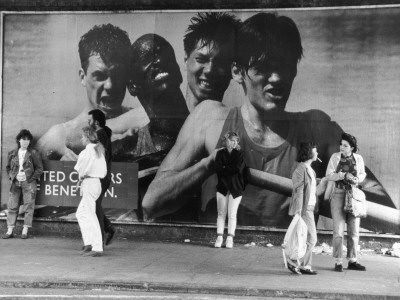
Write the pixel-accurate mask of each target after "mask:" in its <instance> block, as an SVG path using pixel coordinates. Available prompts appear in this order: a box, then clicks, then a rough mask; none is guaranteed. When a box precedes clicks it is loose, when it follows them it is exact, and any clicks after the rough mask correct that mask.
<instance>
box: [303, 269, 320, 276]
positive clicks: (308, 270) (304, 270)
mask: <svg viewBox="0 0 400 300" xmlns="http://www.w3.org/2000/svg"><path fill="white" fill-rule="evenodd" d="M300 273H301V274H305V275H317V271H314V270H312V269H302V268H300Z"/></svg>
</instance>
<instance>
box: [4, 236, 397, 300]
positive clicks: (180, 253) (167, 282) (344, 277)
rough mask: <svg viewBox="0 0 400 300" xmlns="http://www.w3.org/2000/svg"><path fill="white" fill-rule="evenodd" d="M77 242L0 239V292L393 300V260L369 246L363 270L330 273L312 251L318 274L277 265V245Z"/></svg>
mask: <svg viewBox="0 0 400 300" xmlns="http://www.w3.org/2000/svg"><path fill="white" fill-rule="evenodd" d="M81 247H82V241H81V239H77V238H65V237H54V236H51V237H46V236H30V237H29V238H28V239H26V240H23V239H20V238H19V237H15V238H12V239H8V240H3V239H0V262H1V264H0V269H1V272H0V293H1V289H2V288H4V289H6V288H10V287H18V288H21V287H24V288H35V287H37V288H60V289H61V288H63V289H64V288H77V289H99V288H100V289H111V290H135V291H141V292H143V291H148V292H158V293H160V292H168V293H171V292H173V293H189V294H190V293H192V294H223V295H232V296H233V295H235V296H257V297H289V298H297V297H299V298H318V299H400V258H397V257H392V256H387V255H378V254H375V253H374V252H373V251H371V252H370V253H369V254H364V255H362V256H361V258H360V260H361V263H362V264H364V265H365V266H366V267H367V271H366V272H360V271H352V270H347V268H346V267H347V263H346V264H345V265H344V266H345V269H344V272H343V273H338V272H334V271H333V266H334V261H333V259H332V257H331V256H330V255H327V254H315V255H314V256H313V269H315V270H317V271H318V275H316V276H312V275H295V274H292V273H291V272H290V271H289V270H287V269H285V267H284V264H283V259H282V249H281V248H280V247H279V246H272V247H265V246H259V245H257V244H256V245H255V246H251V245H249V244H246V245H244V244H237V243H236V244H235V246H234V248H233V249H226V248H220V249H216V248H214V247H213V244H212V243H211V241H210V243H193V242H191V241H188V240H186V242H185V241H182V242H181V243H177V242H175V243H168V242H159V241H149V240H127V239H122V238H118V237H116V238H115V239H114V240H113V243H112V244H111V245H109V246H106V247H105V251H104V255H103V256H102V257H83V256H81V255H80V250H81Z"/></svg>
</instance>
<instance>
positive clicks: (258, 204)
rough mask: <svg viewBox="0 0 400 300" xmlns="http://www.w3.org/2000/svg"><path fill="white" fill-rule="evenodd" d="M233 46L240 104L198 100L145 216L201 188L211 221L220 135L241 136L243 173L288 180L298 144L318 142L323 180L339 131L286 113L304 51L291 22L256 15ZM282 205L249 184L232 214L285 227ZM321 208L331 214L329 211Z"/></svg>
mask: <svg viewBox="0 0 400 300" xmlns="http://www.w3.org/2000/svg"><path fill="white" fill-rule="evenodd" d="M235 45H236V51H235V58H234V62H233V64H232V77H233V79H234V80H235V81H236V82H237V83H238V84H240V86H241V87H242V88H243V91H244V94H245V100H244V103H243V104H242V105H241V106H240V107H234V108H228V107H226V106H225V105H223V104H222V103H220V102H218V101H207V100H204V101H202V102H201V103H200V104H198V105H197V106H196V107H195V109H194V110H193V111H192V112H191V114H190V115H189V117H188V118H187V120H186V122H185V124H184V125H183V127H182V130H181V132H180V133H179V136H178V139H177V142H176V143H175V145H174V147H173V148H172V150H171V151H170V152H169V153H168V155H167V156H166V158H165V159H164V161H163V163H162V164H161V166H160V168H159V170H158V172H157V174H156V177H155V179H154V181H153V182H152V183H151V185H150V187H149V189H148V191H147V193H146V195H145V197H144V201H143V209H144V211H145V213H146V214H147V215H148V216H152V217H157V216H162V215H165V214H168V213H171V212H174V211H176V210H178V209H179V208H180V207H182V206H183V205H184V204H185V203H186V202H185V199H179V201H178V200H177V199H178V196H179V195H182V194H183V193H185V192H188V191H190V190H192V189H194V188H196V187H198V186H201V185H202V186H203V189H202V207H201V208H202V211H203V216H204V219H203V220H204V221H207V222H212V219H213V218H214V217H215V205H214V206H213V205H211V204H212V203H213V202H214V203H215V193H216V189H215V186H216V182H217V177H216V176H214V175H213V173H214V172H215V165H214V161H215V155H216V150H215V149H218V148H220V147H221V146H222V141H221V137H222V136H223V134H224V133H225V132H227V131H234V132H236V133H237V134H238V135H239V136H240V137H241V148H242V151H243V154H244V161H245V163H246V165H247V166H248V167H249V168H250V169H256V170H261V171H265V172H268V173H271V174H275V175H278V176H281V177H285V178H287V179H289V178H291V175H292V173H293V171H294V170H295V168H296V165H297V164H296V157H297V151H298V149H297V145H298V144H299V142H301V141H307V140H309V141H310V140H317V141H318V142H319V153H320V157H321V159H322V161H323V163H321V164H318V165H317V166H316V167H315V171H316V174H317V177H320V178H321V177H323V176H324V174H325V169H326V165H327V162H328V160H329V157H330V156H331V155H332V154H333V153H334V152H335V150H336V149H335V148H336V144H337V140H339V139H340V135H341V133H342V132H343V131H342V129H341V128H340V127H339V126H338V125H337V124H336V123H335V122H333V121H331V119H330V118H329V116H327V115H326V114H325V113H324V112H322V111H319V110H309V111H305V112H287V111H286V110H285V108H286V104H287V101H288V99H289V95H290V92H291V89H292V84H293V81H294V79H295V77H296V75H297V64H298V62H299V61H300V59H301V58H302V54H303V47H302V44H301V37H300V33H299V30H298V28H297V26H296V24H295V23H294V21H293V20H292V19H290V18H288V17H285V16H278V15H277V14H273V13H257V14H255V15H253V16H251V17H250V18H248V19H247V20H245V21H244V22H243V24H242V25H241V27H240V29H239V32H238V35H237V38H236V43H235ZM187 62H189V59H188V60H187ZM193 74H195V73H193ZM196 80H197V82H198V83H199V87H202V86H206V82H203V81H202V77H201V75H200V76H199V77H197V78H196ZM188 82H190V81H189V80H188ZM194 82H196V81H195V80H194ZM367 174H369V177H368V176H367V178H366V180H365V189H364V190H365V191H366V194H367V197H369V199H371V201H376V202H378V203H380V204H384V205H389V206H393V203H392V201H391V199H390V197H389V196H388V195H387V193H386V192H385V191H384V188H383V187H382V185H381V184H380V183H379V182H378V181H377V180H376V178H374V176H373V175H372V173H370V172H368V173H367ZM211 175H213V176H211ZM210 176H211V177H210ZM209 177H210V178H209ZM260 180H262V178H260ZM205 181H206V182H205ZM249 183H251V181H249ZM253 183H256V180H254V181H253ZM187 199H189V198H186V200H187ZM210 200H211V201H210ZM289 202H290V197H288V196H287V195H284V194H282V193H280V192H277V191H270V190H266V189H264V188H260V187H258V186H255V185H252V184H249V185H247V186H246V190H245V191H244V193H243V198H242V201H241V204H240V208H239V210H238V214H237V220H238V224H243V225H264V226H266V225H267V226H279V227H287V226H288V224H289V223H290V218H289V216H288V208H289ZM320 211H324V214H325V215H330V209H329V207H325V206H324V207H321V209H320ZM210 216H211V218H210ZM214 220H215V219H214Z"/></svg>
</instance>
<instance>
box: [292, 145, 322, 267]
mask: <svg viewBox="0 0 400 300" xmlns="http://www.w3.org/2000/svg"><path fill="white" fill-rule="evenodd" d="M317 157H318V152H317V146H316V144H315V143H313V142H307V143H300V144H299V149H298V152H297V162H298V165H297V167H296V169H295V170H294V172H293V175H292V181H293V193H292V198H291V200H290V206H289V215H291V216H295V215H300V217H301V218H302V219H303V221H304V223H305V224H306V225H307V248H306V253H305V255H304V256H303V257H302V258H301V259H300V260H299V262H300V265H299V266H298V270H299V271H300V273H301V274H307V275H316V274H317V272H316V271H314V270H312V268H311V263H312V251H313V249H314V246H315V245H316V243H317V229H316V226H315V220H314V213H315V211H316V210H318V201H317V180H316V176H315V172H314V170H313V169H312V167H311V163H312V162H314V161H316V160H317ZM288 268H289V270H290V271H292V272H293V273H296V274H298V270H297V269H296V267H295V263H294V262H293V261H291V260H290V259H288Z"/></svg>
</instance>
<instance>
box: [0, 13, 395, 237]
mask: <svg viewBox="0 0 400 300" xmlns="http://www.w3.org/2000/svg"><path fill="white" fill-rule="evenodd" d="M260 12H262V13H265V12H266V13H278V14H279V15H282V16H287V17H289V18H291V19H292V20H293V21H294V23H295V24H296V26H297V27H298V30H299V32H300V36H301V43H302V47H303V56H302V58H301V60H300V62H299V63H298V65H297V72H296V75H295V78H294V81H293V85H292V86H291V91H290V97H289V99H288V100H287V103H285V104H286V105H285V107H284V111H285V112H286V113H285V114H284V115H277V117H276V120H275V121H276V124H284V126H277V129H278V130H277V131H276V132H275V133H277V135H276V136H275V138H276V139H268V138H266V139H263V138H262V137H260V136H257V132H262V131H263V128H264V129H265V127H267V125H271V124H272V123H268V122H265V121H267V120H266V119H265V118H264V117H265V116H264V117H263V114H262V113H261V114H258V118H253V117H251V116H252V115H254V111H252V110H251V109H249V107H250V106H249V105H250V104H251V103H250V102H249V95H248V93H247V91H248V90H246V89H244V88H243V82H241V79H240V78H237V77H236V78H235V74H232V71H233V70H232V68H231V62H232V59H233V56H234V53H232V51H231V50H233V49H234V47H233V46H232V47H226V48H227V49H225V48H224V47H220V48H218V47H217V48H218V51H219V52H220V53H219V52H218V53H213V55H211V56H207V55H204V53H203V54H202V53H200V54H201V55H202V56H201V55H200V58H201V59H204V57H207V59H208V58H210V57H211V59H215V61H216V62H217V63H216V68H217V71H218V68H220V70H219V73H218V72H216V74H217V73H218V74H219V75H221V76H220V77H223V76H225V79H223V78H222V79H221V78H218V76H214V77H212V79H210V78H211V77H210V78H207V75H204V74H205V71H203V73H201V74H203V75H201V74H200V73H196V72H200V71H198V70H200V69H199V68H198V69H196V66H198V65H205V64H206V63H205V62H204V61H201V60H200V59H199V57H193V55H192V54H193V53H194V52H195V51H192V50H193V49H192V48H190V47H189V52H188V51H186V52H185V45H184V42H183V41H184V36H185V34H187V32H188V31H187V30H188V27H189V25H190V24H192V23H193V20H192V18H193V17H195V16H196V13H195V12H191V11H187V12H185V11H179V12H174V11H160V12H130V13H35V14H30V13H3V23H2V29H3V41H2V42H3V82H2V84H3V95H2V108H3V109H2V170H3V176H2V188H1V193H2V202H1V205H2V209H4V208H5V205H6V202H7V200H6V199H7V195H8V189H9V186H8V185H9V183H8V181H7V180H6V176H5V171H4V170H5V164H6V161H7V153H8V151H10V150H11V149H13V148H14V147H15V141H14V138H15V136H16V134H17V133H18V131H19V129H20V128H28V129H30V130H31V132H32V133H33V134H34V137H35V141H34V142H35V143H36V148H38V149H39V150H40V151H41V153H42V157H43V158H44V159H45V160H57V161H68V160H74V159H75V157H76V155H77V154H79V152H80V151H81V150H82V146H81V145H80V143H79V139H80V128H81V127H83V125H86V123H87V112H88V111H89V109H92V108H96V107H101V108H102V109H103V110H104V111H106V113H107V118H108V119H107V125H108V126H109V127H110V128H111V129H112V130H113V133H114V134H113V154H114V161H115V162H119V163H127V164H128V163H132V162H134V163H137V164H138V200H137V201H138V203H137V208H136V205H135V207H126V209H125V210H124V208H121V207H118V210H115V211H114V212H112V213H111V212H109V214H114V215H113V216H112V218H111V219H118V220H127V221H129V220H143V218H144V217H143V212H142V208H143V205H144V207H145V209H146V210H147V212H148V213H149V215H151V218H154V219H155V220H157V221H167V222H188V223H215V221H216V214H217V212H216V200H215V192H216V188H215V186H216V176H215V174H213V170H212V164H211V168H210V164H209V160H210V159H212V155H213V153H214V150H215V149H218V148H220V147H221V146H223V145H222V141H221V137H222V136H223V134H224V133H225V132H226V131H228V130H233V131H237V132H239V133H240V135H241V142H240V145H241V147H242V151H243V152H244V153H245V162H246V164H247V166H248V167H250V168H251V169H252V170H261V171H263V172H265V173H266V174H271V175H277V176H279V177H274V178H269V180H270V181H269V182H273V180H275V179H276V180H277V182H276V185H272V186H271V185H270V186H268V184H267V187H266V188H265V185H264V188H262V186H263V184H264V183H260V182H258V183H257V178H253V181H251V180H250V183H249V184H248V185H247V186H246V190H245V192H244V195H243V199H242V201H241V204H240V206H239V210H238V224H239V225H247V226H272V227H286V226H287V225H288V223H289V222H290V218H289V216H288V215H287V210H288V203H289V200H290V178H291V173H292V172H293V170H294V168H295V166H296V162H295V158H296V154H297V143H298V142H300V141H303V140H310V139H312V140H315V141H316V142H318V143H319V148H318V152H319V157H320V158H321V159H322V163H315V164H313V168H314V169H315V170H316V173H317V177H319V178H321V177H323V176H324V175H325V170H326V166H327V164H328V161H329V158H330V156H331V155H332V154H333V153H334V152H338V151H339V142H340V134H341V133H342V132H343V131H345V132H349V133H351V134H353V135H354V136H356V137H357V139H358V145H359V148H360V151H359V153H360V154H361V155H362V157H363V158H364V161H365V164H366V166H367V174H368V176H367V179H366V181H365V183H364V190H365V192H366V194H367V198H368V200H369V201H370V202H371V203H373V205H377V209H376V210H377V211H380V212H383V214H384V215H385V214H389V219H393V220H394V221H393V222H392V223H393V224H398V222H399V221H400V220H399V214H398V211H399V209H400V188H399V185H398V182H397V178H399V172H400V171H399V168H397V167H396V164H397V162H398V160H399V157H400V148H399V146H398V145H399V144H400V143H399V142H400V133H399V128H400V126H399V125H400V124H399V122H400V121H399V120H400V118H399V115H400V101H399V100H400V99H398V98H399V95H400V85H399V84H398V78H399V76H398V75H399V71H398V70H399V69H400V68H399V67H400V59H399V53H398V50H397V49H398V45H399V44H400V36H399V35H398V34H397V28H398V26H399V25H400V24H399V23H400V18H399V16H400V7H390V8H389V7H371V8H368V7H365V8H349V9H343V8H338V9H335V8H332V9H330V8H328V9H310V10H307V9H304V10H303V9H301V10H281V11H280V10H273V11H268V10H262V11H251V10H246V11H244V10H242V11H229V12H228V14H230V15H234V16H235V17H236V18H237V19H238V20H241V21H244V20H246V19H247V18H249V17H251V16H254V15H256V14H259V13H260ZM103 24H111V25H112V26H114V27H118V28H120V29H122V30H123V31H125V32H126V33H127V35H128V37H129V42H130V43H131V44H134V45H135V46H132V48H130V49H129V52H130V53H131V61H129V59H126V60H125V62H121V61H119V62H118V64H117V66H119V67H120V71H118V72H116V73H118V74H117V75H118V76H120V77H123V79H121V78H120V81H119V87H117V88H116V89H119V91H120V92H119V94H118V93H117V92H116V94H115V95H117V94H118V95H117V96H115V99H114V98H112V97H108V98H107V97H106V98H96V95H93V94H95V93H96V91H97V92H99V90H96V88H92V89H89V88H88V87H90V86H91V83H93V80H95V79H93V78H91V77H90V76H89V73H88V72H87V71H88V69H87V67H89V68H90V66H91V65H90V63H95V62H90V61H89V62H88V64H87V65H86V66H85V65H83V64H82V63H81V61H80V57H79V53H78V43H79V41H80V40H81V37H82V36H84V35H85V34H86V33H87V32H89V31H90V30H91V29H92V28H93V27H94V26H95V25H103ZM226 38H228V36H227V37H226ZM196 45H197V44H196ZM196 45H195V46H196ZM111 46H112V45H111ZM111 46H110V47H111ZM248 46H249V47H252V46H254V45H248ZM121 47H122V46H121ZM212 48H213V47H211V49H209V50H210V51H211V50H214V51H215V49H212ZM195 50H198V48H196V47H195ZM96 51H100V50H96ZM96 51H95V52H96ZM200 52H201V51H200ZM211 52H212V51H211ZM132 57H133V59H132ZM217 59H218V60H217ZM156 61H161V63H160V65H159V66H157V63H156ZM215 61H214V62H215ZM104 64H105V65H106V66H109V64H108V63H107V62H104ZM226 65H229V66H228V68H226ZM149 66H150V67H149ZM148 69H151V70H150V71H149V70H148ZM227 70H229V77H227V75H226V73H227V72H228V71H227ZM108 71H109V72H111V73H112V70H108ZM108 71H107V72H108ZM142 71H143V72H142ZM124 72H126V74H125V73H124ZM132 72H134V74H132ZM141 72H142V73H141ZM111 73H110V74H111ZM113 74H114V73H113ZM121 74H124V76H125V77H124V76H122V75H121ZM197 74H200V75H197ZM117 75H115V76H117ZM146 76H147V77H146ZM146 79H147V80H148V81H146ZM91 80H92V81H91ZM213 80H214V82H213ZM149 82H150V83H151V84H149ZM146 84H148V85H146ZM125 86H127V88H125ZM196 87H197V88H198V90H196ZM216 87H219V88H220V89H221V90H222V91H221V90H219V91H218V88H216ZM207 88H208V89H214V90H216V91H217V92H215V94H210V95H208V96H209V97H208V98H209V99H213V101H204V103H199V102H201V101H196V97H197V100H198V99H200V98H201V93H202V92H203V93H205V94H207V93H206V92H205V90H207ZM91 92H92V93H91ZM221 93H222V95H221ZM203 98H204V97H203ZM219 98H220V99H219ZM97 100H98V102H96V101H97ZM114 100H115V101H114ZM218 100H222V102H221V103H222V104H221V103H220V101H218ZM113 101H114V102H113ZM253 107H254V106H253ZM260 120H261V121H262V122H261V123H260V122H258V121H260ZM269 143H270V144H269ZM50 165H51V164H49V166H50ZM48 171H52V170H48ZM251 174H254V173H251ZM288 180H289V181H288ZM38 201H39V203H40V201H41V200H38ZM51 201H52V200H51V199H50V198H49V200H46V205H51ZM69 203H70V204H68V205H72V202H69ZM321 204H322V214H323V215H324V216H326V217H327V220H324V218H321V221H320V226H321V227H326V226H327V227H329V216H330V213H329V211H328V210H329V209H327V208H326V207H325V206H326V203H325V204H324V203H321ZM53 205H59V204H57V203H56V201H55V202H54V203H53ZM68 205H67V206H68ZM374 207H375V206H374ZM379 218H380V217H377V218H375V219H374V217H372V218H371V219H369V220H364V221H363V222H364V225H365V226H364V227H368V228H369V229H372V230H373V229H374V224H375V223H376V222H378V223H379V220H378V219H379ZM396 222H397V223H396ZM362 225H363V224H362ZM396 226H397V227H396ZM378 227H379V226H377V227H376V228H378ZM379 228H381V227H379ZM398 229H399V227H398V225H395V226H394V229H393V228H390V229H388V231H389V232H394V231H396V230H397V232H398ZM378 230H381V229H378Z"/></svg>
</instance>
